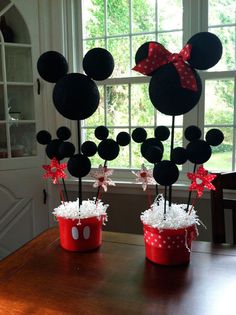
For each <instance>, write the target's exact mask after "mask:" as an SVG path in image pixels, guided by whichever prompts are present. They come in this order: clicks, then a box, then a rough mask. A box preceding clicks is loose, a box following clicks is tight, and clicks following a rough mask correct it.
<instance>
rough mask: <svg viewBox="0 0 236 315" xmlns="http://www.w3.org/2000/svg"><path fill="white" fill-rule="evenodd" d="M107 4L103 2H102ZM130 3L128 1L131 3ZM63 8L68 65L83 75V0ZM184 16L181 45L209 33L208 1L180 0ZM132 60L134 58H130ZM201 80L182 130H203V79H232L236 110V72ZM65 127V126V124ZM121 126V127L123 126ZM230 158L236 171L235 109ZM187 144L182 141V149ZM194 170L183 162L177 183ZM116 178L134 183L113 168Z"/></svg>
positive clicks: (204, 75) (116, 81) (114, 80)
mask: <svg viewBox="0 0 236 315" xmlns="http://www.w3.org/2000/svg"><path fill="white" fill-rule="evenodd" d="M64 1H65V0H64ZM104 1H106V0H104ZM130 1H131V0H130ZM65 7H66V9H67V20H66V24H67V34H68V36H67V38H66V40H67V52H68V55H69V57H70V58H69V62H70V64H71V68H72V69H73V71H79V72H83V68H82V58H83V34H82V30H83V23H82V12H83V10H82V0H72V1H70V2H67V1H65ZM183 7H184V14H183V45H184V44H185V43H186V42H187V40H188V39H189V38H190V37H191V36H192V35H194V34H195V33H197V32H201V31H207V30H208V1H207V0H183ZM133 58H134V56H133ZM200 76H201V79H202V85H203V90H202V96H201V98H200V101H199V104H198V105H197V106H196V107H195V108H194V109H193V110H191V111H190V112H189V113H187V114H185V115H184V117H183V129H185V128H186V127H187V126H189V125H198V126H199V127H200V128H201V130H202V131H204V107H205V104H204V94H205V93H204V92H205V80H207V79H219V78H220V79H222V78H229V77H230V78H234V83H235V84H234V108H236V82H235V81H236V70H232V71H220V72H219V71H215V72H213V71H200ZM149 80H150V78H148V77H145V76H142V77H135V76H132V77H121V78H110V79H107V80H104V81H102V82H98V85H101V84H102V85H103V84H105V85H113V84H129V83H130V84H132V83H147V82H148V81H149ZM67 125H68V124H67ZM69 125H70V126H71V129H72V133H73V134H74V142H75V143H76V136H75V135H76V134H77V132H76V124H74V123H72V122H70V123H69ZM122 127H123V126H122ZM232 127H233V130H234V132H233V134H234V136H233V158H232V169H233V170H234V169H235V141H236V110H234V122H233V125H232ZM186 144H187V141H186V140H185V139H184V140H183V145H184V146H185V145H186ZM192 170H193V164H191V163H186V164H184V165H183V168H182V172H181V175H180V178H179V181H178V183H179V184H181V183H186V181H187V179H186V173H187V172H188V171H192ZM115 174H116V177H117V178H116V179H119V180H121V181H124V180H125V181H133V182H134V177H133V175H132V173H131V170H127V169H116V172H115Z"/></svg>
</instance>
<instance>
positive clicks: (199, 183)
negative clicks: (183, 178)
mask: <svg viewBox="0 0 236 315" xmlns="http://www.w3.org/2000/svg"><path fill="white" fill-rule="evenodd" d="M187 176H188V178H189V179H190V180H191V181H192V183H191V185H190V186H189V190H196V191H197V195H198V197H201V196H202V194H203V191H204V188H205V187H206V188H208V189H209V190H215V186H214V185H212V183H211V181H213V179H214V178H215V177H216V176H217V175H215V174H209V173H208V171H207V170H205V169H204V167H203V166H202V165H200V166H199V167H198V169H197V172H196V173H187Z"/></svg>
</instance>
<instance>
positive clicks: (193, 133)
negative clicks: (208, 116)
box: [184, 126, 202, 141]
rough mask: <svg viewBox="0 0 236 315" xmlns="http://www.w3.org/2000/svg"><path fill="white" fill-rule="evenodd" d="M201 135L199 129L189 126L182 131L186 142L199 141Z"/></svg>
mask: <svg viewBox="0 0 236 315" xmlns="http://www.w3.org/2000/svg"><path fill="white" fill-rule="evenodd" d="M201 135H202V132H201V129H200V128H198V127H197V126H189V127H187V128H186V129H185V131H184V136H185V139H186V140H188V141H193V140H197V139H200V138H201Z"/></svg>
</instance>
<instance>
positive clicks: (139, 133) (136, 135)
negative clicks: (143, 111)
mask: <svg viewBox="0 0 236 315" xmlns="http://www.w3.org/2000/svg"><path fill="white" fill-rule="evenodd" d="M146 138H147V131H146V130H145V129H144V128H141V127H138V128H136V129H134V131H133V132H132V139H133V140H134V142H137V143H141V142H143V141H145V140H146Z"/></svg>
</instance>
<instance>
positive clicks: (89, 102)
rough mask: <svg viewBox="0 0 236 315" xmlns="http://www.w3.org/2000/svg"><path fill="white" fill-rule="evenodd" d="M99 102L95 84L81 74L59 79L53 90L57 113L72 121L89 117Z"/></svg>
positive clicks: (71, 74) (68, 75)
mask: <svg viewBox="0 0 236 315" xmlns="http://www.w3.org/2000/svg"><path fill="white" fill-rule="evenodd" d="M99 100H100V95H99V91H98V88H97V85H96V83H95V82H94V81H93V80H91V79H90V78H89V77H87V76H86V75H83V74H81V73H70V74H67V75H66V76H64V77H63V78H61V79H60V80H59V81H58V82H57V83H56V85H55V87H54V90H53V102H54V105H55V107H56V109H57V110H58V112H59V113H60V114H61V115H62V116H64V117H66V118H68V119H72V120H82V119H86V118H88V117H90V116H91V115H92V114H93V113H94V112H95V111H96V109H97V108H98V104H99Z"/></svg>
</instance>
